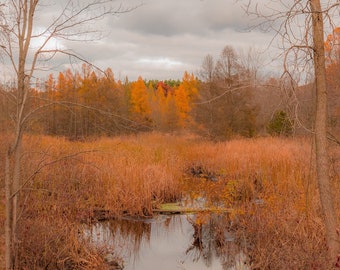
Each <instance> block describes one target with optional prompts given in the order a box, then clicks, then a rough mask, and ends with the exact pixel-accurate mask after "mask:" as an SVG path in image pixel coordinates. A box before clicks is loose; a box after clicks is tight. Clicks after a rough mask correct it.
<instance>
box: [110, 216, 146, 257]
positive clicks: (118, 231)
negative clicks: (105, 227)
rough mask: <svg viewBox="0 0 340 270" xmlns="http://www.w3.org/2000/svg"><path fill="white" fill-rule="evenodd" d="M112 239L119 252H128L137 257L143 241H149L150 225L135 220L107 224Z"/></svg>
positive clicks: (122, 220) (115, 221)
mask: <svg viewBox="0 0 340 270" xmlns="http://www.w3.org/2000/svg"><path fill="white" fill-rule="evenodd" d="M109 226H110V230H111V232H112V238H113V241H114V243H115V244H116V245H119V250H126V251H129V252H130V254H128V256H131V255H132V254H133V255H134V256H135V257H138V253H139V250H140V248H141V244H142V242H143V241H147V242H148V241H150V236H151V223H147V222H142V220H137V219H120V220H112V221H110V222H109Z"/></svg>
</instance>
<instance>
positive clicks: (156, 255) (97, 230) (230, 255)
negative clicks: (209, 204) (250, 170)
mask: <svg viewBox="0 0 340 270" xmlns="http://www.w3.org/2000/svg"><path fill="white" fill-rule="evenodd" d="M226 222H227V221H226V219H225V218H224V217H223V216H221V215H214V216H212V215H209V217H208V218H207V217H204V216H197V215H157V216H155V217H154V218H152V219H134V218H126V219H120V220H110V221H105V222H100V223H97V224H95V225H93V226H92V227H89V228H87V229H85V236H86V237H87V239H88V240H89V241H91V243H93V244H95V245H97V246H106V247H111V248H112V253H113V256H115V257H118V258H121V264H122V266H123V267H124V268H123V269H124V270H152V269H162V270H175V269H182V270H193V269H195V270H204V269H214V270H246V269H250V268H248V267H247V265H246V264H245V262H246V256H245V255H244V253H243V252H242V251H240V250H239V248H238V246H237V245H236V244H235V242H234V237H233V234H232V233H230V232H228V231H227V230H226V227H227V226H226V224H227V223H226Z"/></svg>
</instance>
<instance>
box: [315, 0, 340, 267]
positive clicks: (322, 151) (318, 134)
mask: <svg viewBox="0 0 340 270" xmlns="http://www.w3.org/2000/svg"><path fill="white" fill-rule="evenodd" d="M309 3H310V7H311V11H312V24H313V42H314V70H315V85H316V98H317V102H316V115H315V144H316V170H317V178H318V185H319V193H320V200H321V205H322V210H323V218H324V223H325V227H326V240H327V245H328V249H329V250H328V251H329V259H330V262H331V263H332V265H333V267H334V266H335V264H336V263H337V260H338V256H339V252H340V244H339V238H338V235H337V214H336V211H335V209H334V203H333V197H332V191H331V186H330V177H329V161H328V151H327V90H326V68H325V51H324V29H323V13H322V10H321V5H320V0H310V1H309Z"/></svg>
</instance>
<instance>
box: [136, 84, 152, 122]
mask: <svg viewBox="0 0 340 270" xmlns="http://www.w3.org/2000/svg"><path fill="white" fill-rule="evenodd" d="M131 108H132V111H133V112H135V113H137V114H138V115H140V116H141V117H142V118H145V119H146V118H148V117H149V115H150V112H151V110H150V105H149V97H148V88H147V87H146V85H145V83H144V81H143V79H142V77H138V80H137V81H136V82H134V83H132V85H131Z"/></svg>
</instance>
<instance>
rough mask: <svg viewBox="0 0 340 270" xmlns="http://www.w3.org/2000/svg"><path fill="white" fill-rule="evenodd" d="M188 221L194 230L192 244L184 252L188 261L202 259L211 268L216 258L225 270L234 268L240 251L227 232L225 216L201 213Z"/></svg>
mask: <svg viewBox="0 0 340 270" xmlns="http://www.w3.org/2000/svg"><path fill="white" fill-rule="evenodd" d="M188 221H189V222H190V223H191V225H192V226H193V228H194V233H193V241H192V244H191V245H190V246H189V248H188V249H187V250H186V255H187V256H188V257H189V258H190V259H192V260H193V261H198V260H200V259H203V261H204V263H205V265H206V266H207V267H211V266H212V262H213V260H214V258H218V259H219V260H220V261H221V264H222V266H223V269H225V270H227V269H230V268H232V267H234V266H235V263H236V262H235V259H236V258H237V257H238V256H237V255H238V254H239V253H240V250H239V248H238V247H237V245H236V244H235V243H234V241H233V238H232V234H231V233H230V232H228V226H227V225H228V218H227V216H226V215H217V214H213V213H202V214H198V215H196V216H195V217H194V218H188Z"/></svg>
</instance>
